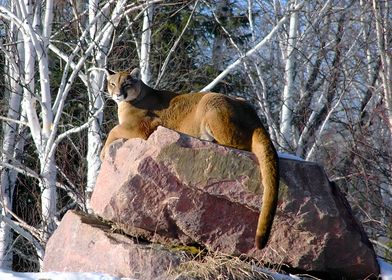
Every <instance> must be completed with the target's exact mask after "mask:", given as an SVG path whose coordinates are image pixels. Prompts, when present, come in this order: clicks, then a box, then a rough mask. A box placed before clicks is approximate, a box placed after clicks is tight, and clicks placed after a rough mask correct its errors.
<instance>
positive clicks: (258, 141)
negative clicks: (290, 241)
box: [252, 127, 279, 249]
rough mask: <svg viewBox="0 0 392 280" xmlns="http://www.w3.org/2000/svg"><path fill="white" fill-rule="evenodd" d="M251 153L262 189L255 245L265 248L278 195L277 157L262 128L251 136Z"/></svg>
mask: <svg viewBox="0 0 392 280" xmlns="http://www.w3.org/2000/svg"><path fill="white" fill-rule="evenodd" d="M252 152H253V153H254V154H255V155H256V157H257V159H258V161H259V165H260V172H261V177H262V184H263V187H264V191H263V199H262V205H261V213H260V216H259V221H258V223H257V230H256V239H255V245H256V247H257V248H258V249H262V248H264V247H265V246H266V244H267V241H268V237H269V235H270V232H271V228H272V222H273V220H274V216H275V212H276V207H277V204H278V193H279V166H278V155H277V153H276V151H275V148H274V145H273V144H272V142H271V139H270V137H269V135H268V134H267V132H266V131H265V129H264V128H262V127H260V128H256V129H255V130H254V132H253V136H252Z"/></svg>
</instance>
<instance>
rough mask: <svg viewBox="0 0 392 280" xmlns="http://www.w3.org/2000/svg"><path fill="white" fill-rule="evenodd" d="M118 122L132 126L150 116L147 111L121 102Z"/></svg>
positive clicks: (118, 110)
mask: <svg viewBox="0 0 392 280" xmlns="http://www.w3.org/2000/svg"><path fill="white" fill-rule="evenodd" d="M117 112H118V122H119V124H125V123H128V124H132V123H137V122H140V121H142V120H143V119H144V118H145V117H146V116H147V114H148V111H147V110H142V109H138V108H135V107H134V106H132V105H131V104H130V103H128V102H121V103H120V104H119V105H118V109H117Z"/></svg>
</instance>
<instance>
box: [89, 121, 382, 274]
mask: <svg viewBox="0 0 392 280" xmlns="http://www.w3.org/2000/svg"><path fill="white" fill-rule="evenodd" d="M256 161H257V160H256V158H255V157H254V156H253V155H252V154H251V153H248V152H244V151H239V150H234V149H230V148H227V147H223V146H219V145H216V144H214V143H211V142H206V141H200V140H198V139H195V138H192V137H188V136H186V135H182V134H179V133H176V132H174V131H171V130H168V129H165V128H162V127H160V128H158V130H157V131H156V132H154V133H153V134H152V135H151V136H150V138H149V139H148V140H147V141H144V140H141V139H131V140H129V141H126V142H124V141H117V142H116V143H115V144H114V145H112V146H111V148H110V155H109V157H108V158H107V160H106V161H105V162H104V163H103V165H102V167H101V171H100V174H99V176H98V178H97V184H96V187H95V191H94V193H93V196H92V199H91V205H92V208H93V210H94V212H95V213H96V214H97V215H99V216H101V217H102V218H103V219H105V220H109V221H113V222H115V223H116V224H117V225H118V226H120V227H121V228H122V229H123V230H124V231H126V232H127V233H129V234H132V235H142V236H143V237H144V238H148V239H150V240H152V241H156V242H163V243H184V244H190V243H198V244H200V245H202V246H205V247H206V248H208V249H210V250H214V251H220V252H223V253H226V254H234V255H239V254H246V255H248V256H250V257H254V258H257V259H258V260H260V261H262V262H265V263H271V264H285V265H288V266H290V267H293V268H296V269H300V270H306V271H310V272H314V273H318V275H327V276H328V277H336V278H340V277H345V278H348V279H363V278H365V277H369V276H371V275H373V276H375V275H378V273H379V268H378V265H377V262H376V258H375V254H374V251H373V248H372V245H371V244H370V242H369V240H368V239H367V237H366V235H365V233H364V231H363V229H362V227H361V226H360V225H359V224H358V223H357V222H356V220H355V219H354V217H353V215H352V213H351V210H350V207H349V205H348V204H347V202H346V199H345V198H344V196H343V195H342V194H341V192H340V191H339V189H338V188H337V187H336V186H335V185H334V184H331V183H330V182H329V181H328V179H327V177H326V175H325V173H324V170H323V168H322V167H321V166H319V165H317V164H315V163H311V162H304V161H297V160H291V159H283V158H281V159H280V174H281V184H280V195H279V205H278V210H277V214H276V218H275V221H274V226H273V229H272V235H271V237H270V241H269V244H268V247H267V248H266V249H264V250H261V251H260V250H256V249H255V248H254V246H253V244H254V235H255V228H256V224H257V218H258V215H259V206H260V198H261V190H260V175H259V168H258V166H257V163H256Z"/></svg>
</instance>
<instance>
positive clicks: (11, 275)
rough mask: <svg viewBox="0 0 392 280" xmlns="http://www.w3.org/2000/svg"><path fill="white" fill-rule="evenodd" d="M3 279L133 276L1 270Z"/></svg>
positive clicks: (92, 279) (99, 279)
mask: <svg viewBox="0 0 392 280" xmlns="http://www.w3.org/2000/svg"><path fill="white" fill-rule="evenodd" d="M0 279H2V280H42V279H45V280H120V279H124V280H125V279H126V280H132V279H131V278H119V277H114V276H110V275H107V274H103V273H96V272H94V273H87V272H85V273H79V272H40V273H34V272H25V273H22V272H14V271H6V270H0Z"/></svg>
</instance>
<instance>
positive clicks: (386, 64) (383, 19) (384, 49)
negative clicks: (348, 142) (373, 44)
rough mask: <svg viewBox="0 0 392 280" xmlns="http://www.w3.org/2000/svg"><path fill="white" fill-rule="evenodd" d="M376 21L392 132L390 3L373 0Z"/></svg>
mask: <svg viewBox="0 0 392 280" xmlns="http://www.w3.org/2000/svg"><path fill="white" fill-rule="evenodd" d="M372 3H373V11H374V17H375V19H374V21H375V24H376V34H377V45H378V51H379V54H380V58H381V72H380V76H381V80H382V85H383V90H384V100H385V106H386V108H387V112H388V121H389V129H390V131H391V132H392V55H391V54H388V52H390V49H388V47H390V46H389V45H388V44H389V42H390V41H391V40H390V39H391V38H389V35H390V31H391V28H392V26H390V21H389V18H388V15H389V12H390V7H389V6H388V1H385V3H384V2H382V1H376V0H373V2H372Z"/></svg>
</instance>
